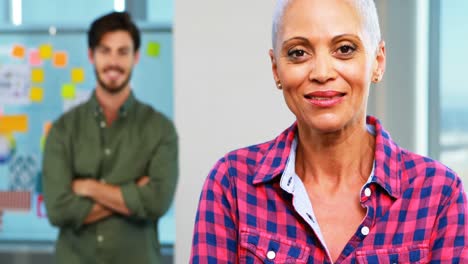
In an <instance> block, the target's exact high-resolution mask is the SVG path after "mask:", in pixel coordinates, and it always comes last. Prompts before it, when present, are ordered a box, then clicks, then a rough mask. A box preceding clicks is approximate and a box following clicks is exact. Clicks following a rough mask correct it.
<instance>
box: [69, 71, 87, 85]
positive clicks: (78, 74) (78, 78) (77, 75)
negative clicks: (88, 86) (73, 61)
mask: <svg viewBox="0 0 468 264" xmlns="http://www.w3.org/2000/svg"><path fill="white" fill-rule="evenodd" d="M84 76H85V74H84V69H83V68H73V69H72V70H71V80H72V82H73V83H81V82H83V81H84Z"/></svg>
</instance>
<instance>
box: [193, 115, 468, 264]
mask: <svg viewBox="0 0 468 264" xmlns="http://www.w3.org/2000/svg"><path fill="white" fill-rule="evenodd" d="M367 123H368V124H369V125H371V126H374V127H375V137H376V147H375V164H374V171H373V175H371V178H370V180H369V182H367V183H366V184H365V185H364V186H363V189H362V190H363V191H362V193H361V204H362V206H363V207H365V208H367V214H366V217H365V218H364V220H363V221H362V223H361V225H360V226H359V227H358V228H357V230H356V232H355V233H354V235H353V237H352V238H351V239H350V240H349V241H348V244H347V245H346V246H345V248H344V249H343V251H342V252H341V255H340V256H339V258H338V259H337V261H336V262H335V263H429V262H430V263H468V226H467V223H466V222H467V220H468V208H467V200H466V194H465V192H464V190H463V186H462V183H461V180H460V179H459V177H458V176H457V175H456V174H455V173H454V172H453V171H451V170H450V169H448V168H447V167H445V166H444V165H442V164H440V163H438V162H437V161H434V160H431V159H429V158H427V157H422V156H419V155H417V154H414V153H411V152H409V151H407V150H405V149H402V148H400V147H399V146H398V145H396V144H395V143H394V142H393V141H392V140H391V139H390V136H389V134H388V133H387V132H386V131H385V130H384V129H383V128H382V126H381V124H380V122H379V121H378V120H377V119H375V118H373V117H368V118H367ZM296 133H297V126H296V124H294V125H293V126H291V127H290V128H288V129H287V130H285V131H284V132H283V133H282V134H280V135H279V136H278V137H277V138H276V139H274V140H272V141H269V142H266V143H263V144H259V145H255V146H250V147H247V148H243V149H239V150H236V151H233V152H231V153H228V154H227V155H226V156H225V157H223V158H222V159H221V160H219V161H218V163H217V164H216V165H215V167H214V168H213V169H212V171H211V173H210V174H209V175H208V177H207V179H206V181H205V185H204V187H203V191H202V194H201V197H200V203H199V207H198V212H197V217H196V223H195V230H194V236H193V245H192V256H191V263H203V264H205V263H207V264H211V263H332V261H331V260H330V259H329V257H328V255H327V251H326V247H325V245H323V244H322V243H321V240H320V239H319V237H318V236H317V234H316V232H314V230H313V229H312V228H311V225H310V223H308V222H307V221H306V219H304V218H303V217H301V215H300V214H299V212H297V211H296V208H295V207H294V206H293V199H292V195H291V194H290V193H289V192H287V191H285V190H284V189H283V188H281V186H280V180H281V175H282V174H283V172H284V170H285V168H286V164H287V162H288V157H289V154H290V152H291V145H292V142H293V140H294V138H295V136H296Z"/></svg>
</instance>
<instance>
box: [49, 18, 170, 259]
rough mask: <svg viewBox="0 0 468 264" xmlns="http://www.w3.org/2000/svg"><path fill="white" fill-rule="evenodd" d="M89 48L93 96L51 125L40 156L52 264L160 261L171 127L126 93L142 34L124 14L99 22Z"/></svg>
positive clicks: (90, 35)
mask: <svg viewBox="0 0 468 264" xmlns="http://www.w3.org/2000/svg"><path fill="white" fill-rule="evenodd" d="M88 46H89V52H88V56H89V60H90V62H91V63H92V64H93V65H94V70H95V73H96V79H97V83H96V87H95V91H94V93H93V95H92V96H91V98H90V99H89V100H88V101H87V102H86V103H84V104H82V105H80V106H78V107H76V108H74V109H72V110H71V111H69V112H67V113H65V114H64V115H63V116H61V117H60V118H59V119H58V120H57V121H55V122H54V124H53V126H52V129H51V130H50V132H49V136H48V139H47V143H46V147H45V152H44V161H43V189H44V198H45V204H46V208H47V212H48V217H49V220H50V222H51V223H52V224H53V225H55V226H57V227H59V229H60V233H59V237H58V240H57V244H56V258H57V259H56V261H57V263H67V264H78V263H86V264H93V263H114V264H119V263H125V264H127V263H138V264H144V263H161V259H160V252H159V248H160V245H159V241H158V229H157V222H158V219H159V218H160V217H161V216H162V215H163V214H164V213H165V212H166V211H167V209H168V208H169V206H170V203H171V201H172V198H173V194H174V190H175V186H176V181H177V174H178V171H177V170H178V160H177V135H176V131H175V128H174V126H173V124H172V122H171V121H169V119H167V118H166V117H164V116H163V115H162V114H161V113H159V112H157V111H155V110H154V109H153V108H151V107H150V106H148V105H146V104H143V103H141V102H140V101H138V100H137V99H136V98H135V97H134V95H133V93H132V91H131V89H130V85H129V81H130V77H131V73H132V69H133V66H134V65H136V63H137V62H138V59H139V47H140V32H139V30H138V28H137V27H136V26H135V24H134V23H133V22H132V20H131V18H130V16H129V15H128V14H127V13H121V12H113V13H110V14H107V15H105V16H102V17H100V18H98V19H97V20H95V21H94V22H93V23H92V25H91V28H90V30H89V31H88ZM149 88H150V89H151V87H149Z"/></svg>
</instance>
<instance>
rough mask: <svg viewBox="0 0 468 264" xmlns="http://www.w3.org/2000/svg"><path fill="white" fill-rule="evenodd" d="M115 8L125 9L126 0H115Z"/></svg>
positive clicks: (118, 9)
mask: <svg viewBox="0 0 468 264" xmlns="http://www.w3.org/2000/svg"><path fill="white" fill-rule="evenodd" d="M114 10H115V11H117V12H123V11H125V0H114Z"/></svg>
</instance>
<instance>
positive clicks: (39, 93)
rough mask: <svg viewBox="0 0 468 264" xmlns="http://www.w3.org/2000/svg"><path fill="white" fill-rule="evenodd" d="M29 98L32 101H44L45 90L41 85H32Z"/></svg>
mask: <svg viewBox="0 0 468 264" xmlns="http://www.w3.org/2000/svg"><path fill="white" fill-rule="evenodd" d="M29 98H30V99H31V101H32V102H36V103H37V102H42V100H43V99H44V90H43V89H42V88H41V87H31V89H30V90H29Z"/></svg>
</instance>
